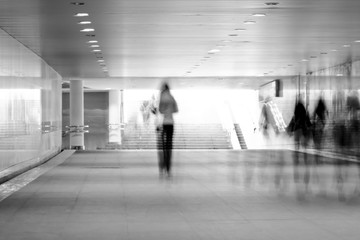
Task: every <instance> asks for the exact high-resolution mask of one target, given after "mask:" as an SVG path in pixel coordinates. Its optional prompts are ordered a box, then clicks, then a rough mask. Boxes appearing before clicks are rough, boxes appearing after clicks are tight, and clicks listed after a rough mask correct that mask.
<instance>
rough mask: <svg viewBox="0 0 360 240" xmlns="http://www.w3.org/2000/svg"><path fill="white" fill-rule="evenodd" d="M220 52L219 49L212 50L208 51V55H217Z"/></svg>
mask: <svg viewBox="0 0 360 240" xmlns="http://www.w3.org/2000/svg"><path fill="white" fill-rule="evenodd" d="M217 52H220V50H219V49H211V50H210V51H208V53H217Z"/></svg>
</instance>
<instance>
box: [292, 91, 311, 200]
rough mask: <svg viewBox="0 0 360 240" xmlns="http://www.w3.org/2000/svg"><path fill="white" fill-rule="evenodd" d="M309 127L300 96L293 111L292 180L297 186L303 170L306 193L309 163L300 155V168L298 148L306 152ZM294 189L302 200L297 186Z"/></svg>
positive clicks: (307, 116)
mask: <svg viewBox="0 0 360 240" xmlns="http://www.w3.org/2000/svg"><path fill="white" fill-rule="evenodd" d="M310 126H311V122H310V119H309V115H308V112H307V110H306V109H305V106H304V104H303V101H302V99H301V95H299V96H298V99H297V102H296V105H295V110H294V137H295V156H294V180H295V184H296V185H298V184H299V179H300V170H301V169H303V170H304V173H303V174H304V184H305V189H306V191H307V190H308V187H309V181H310V172H309V162H308V158H307V153H306V152H304V153H302V154H301V155H302V156H303V160H304V168H301V167H300V148H301V147H302V148H303V149H304V150H305V151H306V148H307V145H308V141H309V135H310ZM296 187H297V194H298V196H297V197H298V198H299V199H302V198H303V195H302V193H301V192H300V191H299V189H298V187H299V186H296Z"/></svg>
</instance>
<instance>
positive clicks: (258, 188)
mask: <svg viewBox="0 0 360 240" xmlns="http://www.w3.org/2000/svg"><path fill="white" fill-rule="evenodd" d="M309 158H311V156H309ZM328 160H329V159H328ZM173 161H174V165H173V177H172V178H171V179H167V178H160V177H159V174H158V169H157V153H156V152H155V151H123V152H80V153H76V154H74V155H72V156H71V157H70V158H69V159H67V160H66V161H65V162H64V163H62V164H60V165H59V166H57V167H54V168H52V169H50V170H48V171H47V172H46V173H44V174H43V175H41V176H40V177H38V178H37V179H35V180H34V181H32V182H31V183H29V184H28V185H26V186H24V187H23V188H21V189H20V190H19V191H17V192H15V193H13V194H12V195H10V196H9V197H7V198H5V199H4V200H3V201H1V202H0V239H7V240H11V239H36V240H40V239H46V240H51V239H71V240H73V239H87V240H88V239H96V240H99V239H100V240H107V239H134V240H141V239H147V240H148V239H156V240H159V239H182V240H183V239H185V240H186V239H206V240H208V239H274V240H278V239H280V240H281V239H284V240H285V239H286V240H288V239H291V240H296V239H307V240H308V239H314V240H315V239H316V240H319V239H326V240H332V239H334V240H335V239H354V240H355V239H356V240H357V239H359V236H360V227H359V226H360V225H359V224H360V210H359V207H360V197H359V195H358V193H357V192H356V191H354V190H355V189H356V187H358V183H359V179H358V168H357V166H355V165H349V166H348V169H347V181H346V184H345V188H344V193H345V200H342V201H339V198H338V190H337V189H338V188H337V183H336V181H335V178H334V166H333V165H330V164H325V165H323V166H322V167H321V168H319V169H317V171H315V169H314V168H311V169H310V173H311V184H310V187H309V189H308V190H307V191H306V189H305V186H304V185H303V184H301V183H299V184H297V185H295V184H294V181H293V170H294V169H293V165H292V152H291V151H279V150H277V151H260V150H256V151H175V152H174V156H173ZM304 171H305V170H304V168H303V167H301V168H300V169H299V172H300V174H303V173H304ZM316 172H317V174H315V173H316ZM316 176H318V178H316ZM317 179H319V181H317ZM276 180H278V181H276ZM276 182H278V183H280V184H276Z"/></svg>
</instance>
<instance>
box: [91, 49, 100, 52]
mask: <svg viewBox="0 0 360 240" xmlns="http://www.w3.org/2000/svg"><path fill="white" fill-rule="evenodd" d="M92 51H93V52H101V50H100V49H94V50H92Z"/></svg>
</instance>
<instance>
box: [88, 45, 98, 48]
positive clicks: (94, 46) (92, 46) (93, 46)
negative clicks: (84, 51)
mask: <svg viewBox="0 0 360 240" xmlns="http://www.w3.org/2000/svg"><path fill="white" fill-rule="evenodd" d="M90 47H91V48H96V47H100V46H99V45H91V46H90Z"/></svg>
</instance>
